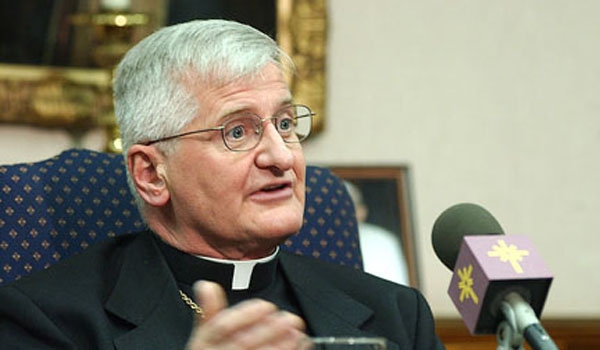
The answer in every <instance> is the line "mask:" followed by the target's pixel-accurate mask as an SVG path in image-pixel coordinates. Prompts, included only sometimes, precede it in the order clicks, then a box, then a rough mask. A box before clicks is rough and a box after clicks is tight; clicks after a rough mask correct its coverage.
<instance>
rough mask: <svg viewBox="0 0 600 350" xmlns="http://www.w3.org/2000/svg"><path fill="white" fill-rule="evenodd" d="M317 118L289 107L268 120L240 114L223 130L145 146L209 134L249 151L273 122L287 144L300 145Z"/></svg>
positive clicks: (233, 148) (303, 109)
mask: <svg viewBox="0 0 600 350" xmlns="http://www.w3.org/2000/svg"><path fill="white" fill-rule="evenodd" d="M314 115H315V113H314V112H313V111H311V110H310V108H308V107H307V106H305V105H290V106H287V107H285V108H283V109H281V110H280V111H279V112H277V113H275V115H273V116H272V117H266V118H264V119H263V118H261V117H260V116H258V115H256V114H254V113H249V112H242V113H236V114H232V115H231V116H229V118H228V120H227V121H226V122H225V123H224V124H223V125H221V126H216V127H214V128H208V129H202V130H194V131H188V132H184V133H181V134H177V135H172V136H167V137H162V138H160V139H156V140H152V141H146V142H142V144H143V145H146V146H149V145H152V144H154V143H157V142H163V141H168V140H173V139H176V138H179V137H184V136H189V135H194V134H199V133H203V132H207V131H221V136H222V138H223V143H224V144H225V147H227V148H228V149H229V150H230V151H233V152H242V151H249V150H251V149H253V148H255V147H256V146H258V143H259V142H260V140H261V139H262V135H263V131H264V126H263V125H264V122H265V121H271V122H272V123H273V125H274V126H275V128H276V129H277V132H278V133H279V135H280V136H281V138H282V139H283V142H285V143H299V142H302V141H304V140H306V138H307V137H308V135H309V134H310V129H311V127H312V117H313V116H314Z"/></svg>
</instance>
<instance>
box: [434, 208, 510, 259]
mask: <svg viewBox="0 0 600 350" xmlns="http://www.w3.org/2000/svg"><path fill="white" fill-rule="evenodd" d="M503 234H504V231H503V230H502V227H501V226H500V224H499V223H498V221H497V220H496V219H495V218H494V217H493V216H492V214H490V213H489V212H488V211H487V210H486V209H484V208H483V207H481V206H479V205H477V204H472V203H460V204H456V205H453V206H451V207H450V208H448V209H446V210H445V211H444V212H442V214H440V216H439V217H438V218H437V220H435V223H434V224H433V230H432V234H431V241H432V243H433V250H434V251H435V254H436V255H437V257H438V258H439V259H440V260H441V261H442V262H443V263H444V265H446V267H448V268H449V269H450V270H454V265H455V264H456V258H457V257H458V252H459V251H460V246H461V244H462V239H463V237H464V236H473V235H476V236H477V235H503Z"/></svg>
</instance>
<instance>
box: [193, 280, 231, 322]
mask: <svg viewBox="0 0 600 350" xmlns="http://www.w3.org/2000/svg"><path fill="white" fill-rule="evenodd" d="M193 289H194V295H195V297H196V303H198V305H200V307H201V308H202V310H203V311H204V319H203V322H206V321H207V320H210V319H211V318H213V317H214V316H215V315H216V314H218V313H219V312H220V311H221V310H223V309H225V308H227V297H226V296H225V291H224V290H223V288H221V286H220V285H219V284H217V283H215V282H209V281H198V282H196V283H194V286H193Z"/></svg>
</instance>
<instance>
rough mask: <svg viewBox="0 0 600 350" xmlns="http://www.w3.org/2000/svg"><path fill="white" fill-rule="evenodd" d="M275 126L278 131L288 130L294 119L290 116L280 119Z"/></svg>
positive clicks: (291, 126) (290, 128)
mask: <svg viewBox="0 0 600 350" xmlns="http://www.w3.org/2000/svg"><path fill="white" fill-rule="evenodd" d="M277 128H278V129H279V130H280V131H290V130H292V129H293V128H294V120H293V119H292V118H283V119H280V120H279V126H278V127H277Z"/></svg>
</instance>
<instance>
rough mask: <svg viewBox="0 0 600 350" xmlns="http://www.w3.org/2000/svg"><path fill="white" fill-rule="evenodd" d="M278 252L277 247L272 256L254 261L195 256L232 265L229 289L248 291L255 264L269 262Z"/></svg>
mask: <svg viewBox="0 0 600 350" xmlns="http://www.w3.org/2000/svg"><path fill="white" fill-rule="evenodd" d="M278 252H279V247H277V248H276V249H275V252H273V254H271V255H269V256H266V257H264V258H260V259H254V260H227V259H217V258H209V257H206V256H200V255H195V256H196V257H198V258H200V259H204V260H208V261H212V262H215V263H219V264H227V265H233V278H232V279H231V289H232V290H244V289H248V287H249V286H250V281H251V280H252V271H253V270H254V267H255V266H256V265H257V264H263V263H266V262H269V261H271V260H273V259H275V257H276V256H277V253H278Z"/></svg>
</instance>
